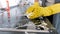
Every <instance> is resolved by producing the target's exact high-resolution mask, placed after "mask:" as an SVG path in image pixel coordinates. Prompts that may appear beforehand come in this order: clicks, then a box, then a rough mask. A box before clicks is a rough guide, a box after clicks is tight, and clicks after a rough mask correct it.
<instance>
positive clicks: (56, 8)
mask: <svg viewBox="0 0 60 34" xmlns="http://www.w3.org/2000/svg"><path fill="white" fill-rule="evenodd" d="M59 12H60V3H59V4H55V5H52V6H48V7H41V6H39V3H38V2H35V3H34V5H32V6H30V7H29V8H28V9H27V10H26V15H27V17H28V18H29V19H34V18H37V17H40V16H50V15H53V14H56V13H59Z"/></svg>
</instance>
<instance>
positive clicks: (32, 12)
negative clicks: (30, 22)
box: [26, 2, 43, 19]
mask: <svg viewBox="0 0 60 34" xmlns="http://www.w3.org/2000/svg"><path fill="white" fill-rule="evenodd" d="M41 10H43V7H40V5H39V3H38V2H35V3H34V5H32V6H30V7H29V8H28V9H27V10H26V15H27V17H28V18H29V19H34V18H36V17H39V16H41V15H42V11H41Z"/></svg>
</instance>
